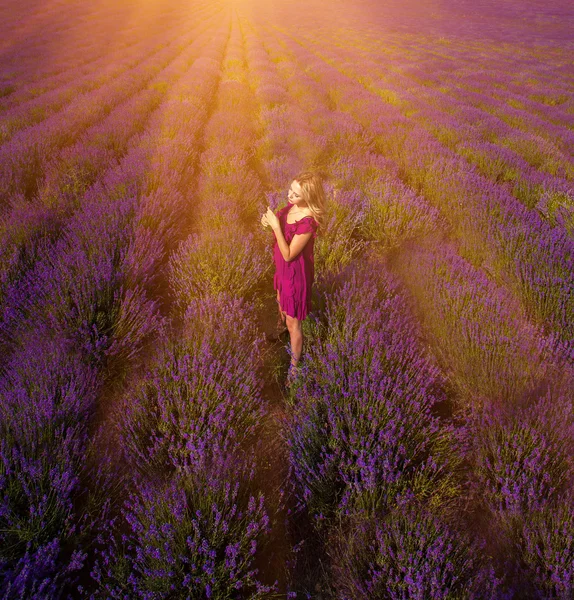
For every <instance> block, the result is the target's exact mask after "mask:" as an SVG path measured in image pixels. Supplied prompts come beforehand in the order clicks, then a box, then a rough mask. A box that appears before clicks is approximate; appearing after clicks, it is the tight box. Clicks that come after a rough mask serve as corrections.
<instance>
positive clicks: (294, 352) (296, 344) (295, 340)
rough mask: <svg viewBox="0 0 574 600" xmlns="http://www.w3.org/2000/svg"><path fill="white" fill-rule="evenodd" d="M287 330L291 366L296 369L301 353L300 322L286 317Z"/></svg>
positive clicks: (301, 336) (301, 331) (301, 332)
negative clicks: (289, 338) (289, 342)
mask: <svg viewBox="0 0 574 600" xmlns="http://www.w3.org/2000/svg"><path fill="white" fill-rule="evenodd" d="M286 319H287V329H288V330H289V335H290V336H291V365H292V366H293V367H297V365H298V363H299V360H300V358H301V352H302V351H303V329H302V327H301V321H299V319H296V318H295V317H290V316H289V315H286Z"/></svg>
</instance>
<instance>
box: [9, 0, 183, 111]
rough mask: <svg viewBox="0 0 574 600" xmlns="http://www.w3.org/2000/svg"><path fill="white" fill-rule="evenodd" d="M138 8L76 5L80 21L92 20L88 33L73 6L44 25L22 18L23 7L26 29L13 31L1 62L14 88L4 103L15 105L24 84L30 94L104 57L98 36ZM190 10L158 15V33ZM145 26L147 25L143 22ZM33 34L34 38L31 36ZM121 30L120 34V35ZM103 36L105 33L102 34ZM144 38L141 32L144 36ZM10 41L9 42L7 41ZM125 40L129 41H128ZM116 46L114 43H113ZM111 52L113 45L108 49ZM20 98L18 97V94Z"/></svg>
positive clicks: (135, 26)
mask: <svg viewBox="0 0 574 600" xmlns="http://www.w3.org/2000/svg"><path fill="white" fill-rule="evenodd" d="M86 8H87V9H88V10H89V9H90V8H91V9H92V10H91V11H89V12H88V13H86V14H84V15H83V16H82V13H83V12H85V10H86ZM133 8H134V6H133V5H132V6H129V5H127V6H126V5H125V4H124V5H122V6H120V7H118V6H117V5H114V4H113V3H110V4H109V5H108V6H107V7H105V6H103V5H99V6H97V7H95V6H90V5H89V4H86V3H76V6H75V11H76V18H77V19H79V20H80V22H81V20H83V19H87V20H88V32H87V33H86V30H85V29H83V28H82V27H81V25H79V23H78V21H74V17H73V16H72V14H71V11H70V10H69V9H70V6H69V5H68V11H67V12H63V13H60V14H59V15H58V14H54V15H53V16H51V17H50V16H47V17H46V18H45V19H44V22H43V23H42V20H41V18H39V17H37V18H36V19H34V18H25V17H23V16H22V13H21V12H20V11H21V8H19V9H18V11H17V12H18V14H19V18H20V20H21V21H22V24H23V27H21V28H17V27H13V28H11V33H12V35H13V38H14V39H12V40H10V42H11V43H7V44H6V46H7V47H8V48H12V49H11V50H9V51H7V52H4V53H3V54H2V55H0V63H2V62H5V63H6V65H5V69H4V73H5V77H7V78H8V79H7V81H8V82H11V84H12V89H6V88H5V90H6V92H7V93H8V96H7V97H6V100H5V101H2V104H1V105H2V106H4V103H5V102H7V103H8V104H11V103H12V101H13V100H12V98H11V96H12V94H13V92H15V91H16V92H17V91H18V90H19V89H20V87H21V86H22V84H23V83H24V82H27V83H28V85H25V89H26V88H28V89H29V90H30V91H32V90H33V88H29V85H34V84H36V85H38V84H39V85H41V86H43V84H44V82H45V80H46V77H52V76H54V75H56V76H57V75H60V76H64V77H65V74H64V71H66V70H67V69H70V70H72V69H74V68H75V67H77V66H79V65H81V64H84V63H85V62H86V61H89V60H93V58H95V57H97V56H99V55H101V52H102V50H105V44H102V40H101V39H98V33H99V32H100V31H101V32H102V33H103V30H107V32H108V36H109V33H110V27H114V26H115V24H117V23H122V22H126V21H125V18H126V16H128V15H126V13H127V11H129V10H133ZM72 10H74V9H72ZM182 10H186V8H185V7H181V8H179V10H177V9H172V10H169V9H167V10H164V11H162V13H161V14H157V13H156V15H155V26H156V27H157V29H156V31H157V32H160V31H161V30H165V27H166V26H168V27H169V25H170V20H171V22H172V23H173V20H174V19H175V20H177V19H179V18H181V11H182ZM142 24H144V23H142ZM145 25H147V26H148V27H149V23H148V24H145ZM138 27H139V22H138V21H132V22H131V23H129V24H128V26H127V27H126V29H125V33H126V34H128V35H129V32H130V30H131V29H134V30H136V31H137V29H138ZM28 30H29V31H30V32H31V33H32V34H33V35H32V36H31V35H30V33H27V31H28ZM120 33H121V31H116V34H117V35H119V34H120ZM55 34H58V36H59V37H58V40H57V42H58V46H57V49H56V47H55V46H54V35H55ZM100 35H101V34H100ZM136 35H141V30H140V34H136ZM22 37H24V38H26V37H27V38H28V39H27V43H26V44H20V43H19V40H18V38H20V39H21V38H22ZM4 41H6V39H5V40H4ZM124 41H125V40H124ZM117 42H119V43H120V45H123V43H122V41H121V40H120V39H118V40H117ZM111 44H112V45H113V44H114V41H112V42H111ZM107 49H108V50H109V45H108V48H107ZM46 53H49V54H50V55H51V56H54V57H57V59H58V60H56V61H54V62H52V61H45V60H43V58H44V57H45V54H46ZM16 97H18V96H17V95H16Z"/></svg>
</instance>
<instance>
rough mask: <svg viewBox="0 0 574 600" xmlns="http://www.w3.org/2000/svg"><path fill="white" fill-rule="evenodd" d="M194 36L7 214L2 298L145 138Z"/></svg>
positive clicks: (193, 51) (190, 54)
mask: <svg viewBox="0 0 574 600" xmlns="http://www.w3.org/2000/svg"><path fill="white" fill-rule="evenodd" d="M200 33H201V32H200V31H199V30H198V31H195V32H194V43H192V44H191V46H190V48H189V49H187V50H186V51H184V52H183V54H182V55H180V56H179V57H178V58H177V59H176V60H175V61H174V62H172V63H171V64H170V65H168V66H167V67H166V68H165V69H164V70H163V71H161V72H160V73H159V74H158V76H157V78H156V80H153V81H152V82H151V84H150V89H147V90H144V91H143V92H141V93H140V94H136V96H135V97H133V98H131V99H130V100H129V101H128V102H127V103H126V104H125V105H121V106H119V107H118V108H117V109H116V110H115V111H113V112H112V113H111V114H110V115H109V116H108V118H107V119H105V120H104V121H103V122H102V123H100V124H98V125H96V126H94V127H92V128H90V129H88V130H87V131H86V132H85V133H84V134H83V135H82V137H81V138H80V140H79V141H78V142H77V143H76V144H75V145H74V146H72V147H71V148H68V149H66V150H65V151H64V152H63V156H62V155H61V156H60V157H59V160H58V161H52V162H51V163H50V164H48V167H47V174H46V179H45V181H44V182H43V183H42V187H41V188H40V190H39V192H38V197H37V204H36V205H35V206H30V205H28V203H27V202H23V203H14V204H13V205H12V210H11V212H10V213H9V214H7V215H6V217H5V224H6V230H5V234H4V235H3V239H2V254H1V255H2V269H1V274H2V277H1V281H2V286H1V288H0V289H1V290H2V296H4V293H6V294H7V296H8V297H10V291H9V290H10V289H12V290H14V289H17V288H18V285H19V280H21V279H22V278H23V277H24V275H25V273H26V271H27V270H29V269H31V268H32V267H33V265H34V261H35V259H36V256H37V255H38V254H39V253H40V252H41V248H42V245H43V244H44V243H45V241H46V240H47V239H51V240H55V239H56V238H57V235H58V233H59V232H60V231H61V229H62V227H63V225H64V223H65V219H66V218H67V217H68V216H69V215H70V214H72V213H73V212H74V211H75V210H76V209H77V208H78V207H79V206H81V204H82V202H84V200H89V199H90V198H92V201H93V199H94V198H95V197H97V195H98V194H101V192H102V189H101V184H100V185H98V178H99V179H100V180H101V179H104V180H105V179H106V178H107V180H108V181H109V180H110V177H113V172H114V169H117V167H116V166H114V163H115V161H117V160H120V159H121V158H122V156H123V155H124V154H125V153H126V151H127V150H128V148H129V144H130V140H131V143H132V144H134V145H135V146H136V147H137V146H138V144H141V142H142V137H143V139H146V137H147V139H151V136H153V135H154V133H153V129H152V131H151V132H142V130H143V128H144V124H145V123H146V121H147V120H148V119H149V113H152V114H153V111H154V110H157V106H158V105H159V103H160V102H161V100H162V98H163V97H164V96H165V93H166V89H167V86H168V85H171V84H173V80H174V79H175V78H176V77H179V76H181V74H182V73H183V72H184V71H185V70H187V68H188V66H189V63H190V62H191V61H192V60H193V58H194V57H195V56H196V55H197V52H198V51H200V48H201V45H202V44H205V37H206V35H205V34H203V36H201V35H199V34H200ZM154 81H155V83H154ZM158 120H159V122H160V123H162V122H163V120H164V116H163V111H160V112H159V113H158V114H156V115H155V121H156V124H155V128H156V129H157V128H158V124H157V121H158ZM152 128H153V122H152ZM134 135H135V138H134V137H133V136H134ZM132 151H133V147H132ZM135 154H136V155H137V157H138V158H137V160H139V161H142V160H143V159H144V156H143V155H142V154H141V150H138V149H136V150H135ZM142 166H143V163H142ZM117 183H118V184H119V183H120V182H117ZM124 183H125V182H124ZM133 185H134V184H133V183H132V187H133ZM108 191H110V190H108ZM46 230H48V231H46ZM6 290H8V291H7V292H6Z"/></svg>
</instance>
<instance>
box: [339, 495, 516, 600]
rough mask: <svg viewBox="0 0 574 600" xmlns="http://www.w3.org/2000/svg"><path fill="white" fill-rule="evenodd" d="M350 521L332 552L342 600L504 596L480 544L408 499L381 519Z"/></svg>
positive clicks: (423, 599)
mask: <svg viewBox="0 0 574 600" xmlns="http://www.w3.org/2000/svg"><path fill="white" fill-rule="evenodd" d="M355 525H356V526H355V527H354V528H353V529H352V530H349V531H346V532H345V537H344V538H342V539H339V540H338V544H337V545H336V546H335V547H336V548H337V550H336V551H333V555H334V556H333V563H334V564H333V587H334V590H335V596H336V597H337V598H341V600H343V599H345V600H347V599H348V600H351V599H352V600H359V599H364V600H378V599H381V600H382V599H385V600H386V599H392V600H411V599H416V600H426V599H427V598H444V599H447V598H460V599H465V600H466V599H471V598H475V599H476V600H478V599H483V598H490V599H494V598H504V597H505V596H504V595H503V594H502V593H501V592H500V582H499V581H498V580H497V579H496V577H495V574H494V570H493V568H492V566H490V564H489V560H488V557H487V556H485V554H484V544H482V543H481V542H480V541H479V540H476V539H474V540H473V539H471V538H470V537H469V536H468V535H467V534H465V533H463V532H461V531H460V530H459V529H458V528H456V527H453V526H452V525H451V524H449V523H448V522H447V521H446V520H445V519H444V518H442V517H440V516H437V515H436V514H433V513H432V512H431V511H429V510H428V508H426V507H424V506H423V505H420V504H417V503H416V502H413V501H412V498H411V499H406V498H402V499H401V500H400V502H399V503H398V504H397V506H396V507H395V508H394V510H392V511H391V513H390V514H388V515H386V516H385V517H384V518H379V519H377V520H375V521H369V522H362V523H360V524H358V525H357V524H355Z"/></svg>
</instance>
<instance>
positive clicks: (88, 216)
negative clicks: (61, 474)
mask: <svg viewBox="0 0 574 600" xmlns="http://www.w3.org/2000/svg"><path fill="white" fill-rule="evenodd" d="M215 39H216V41H217V38H215ZM193 75H197V72H194V73H192V77H191V81H193V80H194V77H193ZM132 160H133V157H132ZM136 210H137V196H134V195H131V196H125V195H123V196H122V197H120V198H116V197H114V196H113V195H111V196H109V197H108V198H106V197H105V196H104V197H98V198H97V199H96V201H94V202H92V203H87V204H86V206H85V207H84V208H83V210H82V211H81V213H79V214H77V215H76V216H75V217H74V218H73V220H72V222H71V223H70V224H69V225H68V227H67V231H66V234H65V235H64V236H63V238H62V239H61V240H60V241H59V242H58V244H57V245H56V246H55V248H54V249H53V250H54V252H53V256H54V257H55V258H56V257H57V258H56V260H54V261H50V262H47V261H44V262H43V264H39V265H38V266H37V268H36V269H35V273H36V275H37V277H36V278H33V277H32V278H30V280H29V283H28V287H29V288H34V292H36V294H37V296H36V304H35V308H34V307H32V308H31V311H30V312H31V314H30V319H29V322H28V324H29V325H32V327H31V329H30V333H29V334H27V335H26V336H22V338H21V341H22V350H18V351H17V352H16V354H15V357H16V358H17V357H18V354H19V353H20V352H22V353H23V352H26V351H28V352H29V351H30V349H31V348H33V342H34V341H35V340H34V336H33V335H32V332H34V331H39V335H40V339H44V340H52V338H51V337H50V336H48V335H46V333H45V330H44V329H43V328H42V326H41V323H48V331H51V332H52V336H53V339H55V340H57V339H60V338H64V339H68V340H70V342H68V343H71V346H72V349H71V350H70V351H68V352H67V354H66V355H70V354H71V351H72V350H74V351H75V352H77V353H78V354H79V355H80V356H81V358H82V362H84V363H85V362H87V364H88V365H91V366H92V368H93V367H96V373H97V374H98V381H99V382H100V385H101V383H102V382H103V381H104V380H105V379H104V378H103V376H104V375H105V370H106V369H107V368H110V362H109V361H110V360H116V367H117V365H118V361H120V362H121V361H122V360H123V361H130V360H132V359H133V357H134V356H135V355H136V354H137V352H138V349H139V348H141V345H142V342H143V341H144V340H145V338H146V337H147V336H151V335H153V332H158V331H160V330H161V329H162V327H163V325H162V320H161V319H160V318H159V315H158V312H157V306H156V304H155V302H153V301H150V300H146V297H145V294H144V293H143V292H142V289H141V287H140V286H139V285H135V287H134V286H133V284H132V283H130V278H131V273H130V270H131V269H132V268H133V265H131V263H130V261H129V259H128V258H127V257H128V256H129V255H130V243H133V241H132V240H133V234H134V232H133V227H134V225H135V224H134V220H133V215H134V212H135V211H136ZM96 240H97V243H98V245H97V246H96ZM44 273H48V276H47V277H44V276H43V274H44ZM58 290H60V291H58ZM122 290H123V291H122ZM61 292H64V293H65V294H66V296H67V298H69V300H65V299H64V298H63V297H62V299H60V300H59V299H58V295H59V294H60V293H61ZM43 300H46V302H43ZM62 300H64V301H62ZM69 302H71V304H69ZM106 304H107V306H106ZM68 306H69V308H68ZM70 309H71V310H70ZM66 310H70V312H69V313H68V314H66V312H65V311H66ZM74 317H75V320H74ZM90 321H91V322H90ZM27 342H28V343H27ZM111 357H114V358H113V359H112V358H111ZM16 358H15V360H16ZM106 365H107V367H106ZM108 376H109V373H108ZM96 390H97V388H96ZM77 459H78V457H76V460H77ZM48 466H49V465H48ZM71 492H73V490H71ZM65 533H66V532H65V531H63V532H62V534H63V535H64V538H63V539H65ZM56 542H57V539H56ZM91 543H92V541H91V540H90V544H91ZM55 550H56V554H55V555H54V553H52V555H51V556H50V560H51V561H52V563H54V562H55V559H56V557H57V556H58V543H56V547H55ZM80 559H81V560H80ZM84 559H85V556H81V555H78V556H77V557H76V569H77V568H79V567H81V563H82V562H83V560H84ZM30 560H35V558H34V554H33V553H32V554H31V555H30V556H27V558H26V561H27V563H29V561H30ZM27 563H23V564H22V565H20V567H21V570H20V571H18V566H17V567H16V568H15V570H14V571H13V572H12V574H11V578H12V580H13V581H16V582H17V581H19V580H22V577H23V576H22V573H24V574H26V571H25V570H22V569H23V567H26V566H27ZM77 563H80V564H79V566H77ZM57 566H61V565H57ZM54 568H55V566H54V564H52V569H54ZM72 575H73V574H72ZM72 575H70V577H71V576H72ZM59 577H60V579H61V576H59ZM54 586H56V583H55V580H54ZM54 589H60V588H59V587H55V588H54Z"/></svg>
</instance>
